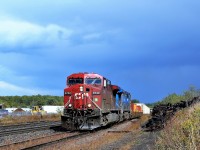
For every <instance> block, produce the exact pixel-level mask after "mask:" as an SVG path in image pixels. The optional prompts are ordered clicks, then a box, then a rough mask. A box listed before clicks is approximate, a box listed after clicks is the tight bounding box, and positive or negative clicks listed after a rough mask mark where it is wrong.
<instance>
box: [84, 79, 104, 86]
mask: <svg viewBox="0 0 200 150" xmlns="http://www.w3.org/2000/svg"><path fill="white" fill-rule="evenodd" d="M85 84H97V85H101V79H100V78H86V79H85Z"/></svg>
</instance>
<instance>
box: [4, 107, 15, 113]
mask: <svg viewBox="0 0 200 150" xmlns="http://www.w3.org/2000/svg"><path fill="white" fill-rule="evenodd" d="M16 109H17V108H5V110H7V111H8V113H12V112H14V111H15V110H16Z"/></svg>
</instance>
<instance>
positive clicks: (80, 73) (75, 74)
mask: <svg viewBox="0 0 200 150" xmlns="http://www.w3.org/2000/svg"><path fill="white" fill-rule="evenodd" d="M85 75H97V76H99V77H104V76H102V75H100V74H97V73H93V72H92V73H88V72H79V73H73V74H71V75H69V76H68V77H72V76H75V77H78V76H81V77H84V76H85ZM104 78H105V77H104Z"/></svg>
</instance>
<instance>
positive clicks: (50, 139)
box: [0, 120, 137, 150]
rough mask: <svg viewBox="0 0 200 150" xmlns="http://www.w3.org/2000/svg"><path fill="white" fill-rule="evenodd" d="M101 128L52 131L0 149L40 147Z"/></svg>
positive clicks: (26, 149) (120, 131)
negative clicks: (81, 130) (49, 133)
mask: <svg viewBox="0 0 200 150" xmlns="http://www.w3.org/2000/svg"><path fill="white" fill-rule="evenodd" d="M129 121H130V120H129ZM135 121H137V120H134V121H131V122H135ZM126 122H128V120H127V121H124V122H120V123H119V124H115V125H113V126H112V127H114V128H115V126H118V125H120V124H122V123H126ZM102 129H103V130H106V129H109V127H107V128H102ZM102 129H98V130H95V131H92V133H91V131H90V132H81V133H80V132H70V131H65V132H62V133H60V132H57V133H54V134H53V135H48V136H43V137H39V138H34V139H29V140H24V141H20V142H16V143H10V144H5V145H2V146H0V149H3V148H7V149H12V148H13V147H14V148H16V147H17V149H23V150H29V149H31V150H32V149H40V148H44V147H48V146H52V145H54V144H58V143H60V142H67V141H69V140H72V139H78V138H83V137H84V136H88V135H90V134H93V133H97V132H99V131H101V130H102ZM128 132H131V131H126V130H117V131H116V130H115V131H113V130H112V131H108V133H128Z"/></svg>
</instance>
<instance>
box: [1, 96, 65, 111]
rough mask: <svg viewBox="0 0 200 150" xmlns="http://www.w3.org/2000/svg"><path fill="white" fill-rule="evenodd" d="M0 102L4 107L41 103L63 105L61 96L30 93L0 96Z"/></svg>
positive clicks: (38, 104)
mask: <svg viewBox="0 0 200 150" xmlns="http://www.w3.org/2000/svg"><path fill="white" fill-rule="evenodd" d="M0 104H3V105H4V107H24V108H25V107H32V106H42V105H60V106H62V105H63V96H51V95H32V96H27V95H24V96H0Z"/></svg>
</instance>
